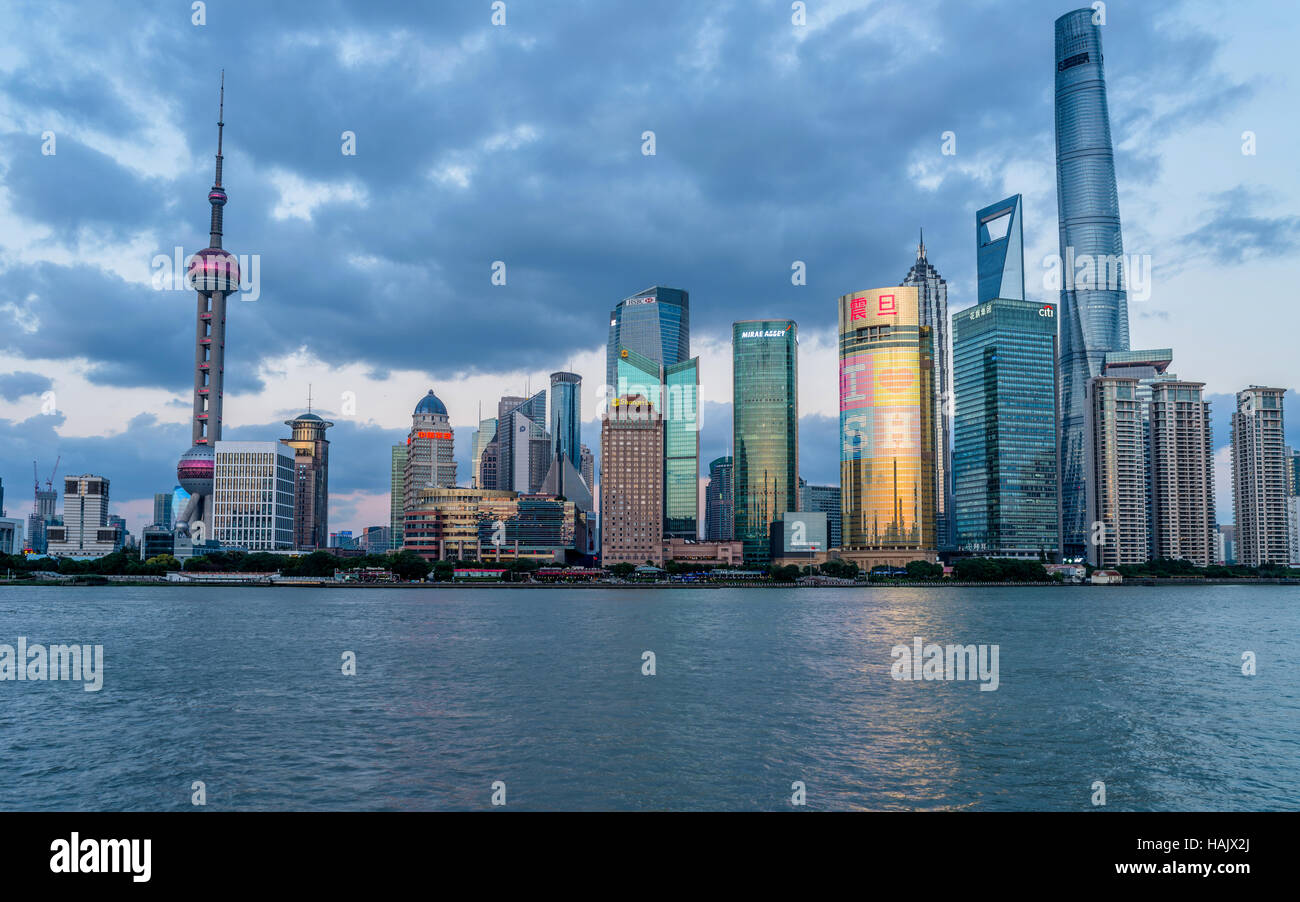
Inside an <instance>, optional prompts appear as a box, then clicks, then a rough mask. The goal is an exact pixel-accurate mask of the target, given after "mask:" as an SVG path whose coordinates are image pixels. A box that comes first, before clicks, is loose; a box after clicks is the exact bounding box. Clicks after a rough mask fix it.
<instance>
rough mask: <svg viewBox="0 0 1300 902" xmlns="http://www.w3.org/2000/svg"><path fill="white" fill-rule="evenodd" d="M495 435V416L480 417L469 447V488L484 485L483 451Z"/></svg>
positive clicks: (478, 487)
mask: <svg viewBox="0 0 1300 902" xmlns="http://www.w3.org/2000/svg"><path fill="white" fill-rule="evenodd" d="M496 437H497V418H496V417H487V418H486V419H482V418H480V419H479V421H478V431H477V432H475V433H474V443H473V445H472V446H471V448H470V464H469V470H470V473H469V476H470V488H475V489H481V488H484V487H485V484H484V482H483V452H484V451H485V450H486V449H487V446H488V445H490V444H491V443H492V440H493V439H494V438H496Z"/></svg>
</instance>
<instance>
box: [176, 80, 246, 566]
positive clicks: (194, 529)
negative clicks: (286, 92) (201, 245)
mask: <svg viewBox="0 0 1300 902" xmlns="http://www.w3.org/2000/svg"><path fill="white" fill-rule="evenodd" d="M225 107H226V75H225V72H222V74H221V99H220V101H219V105H218V112H217V177H216V181H215V183H214V184H213V186H212V190H211V191H209V192H208V203H209V204H211V205H212V227H211V229H210V235H209V238H208V247H207V248H205V249H204V250H201V251H199V252H198V253H197V254H195V255H194V256H193V257H192V258H191V259H190V262H189V267H188V269H187V272H186V284H188V285H189V286H191V287H192V288H194V289H195V291H196V292H197V293H198V311H197V320H196V328H195V333H194V423H193V437H192V440H193V445H192V446H191V447H190V450H188V451H186V452H185V453H184V454H182V455H181V459H180V462H179V463H177V464H176V478H177V480H178V481H179V482H180V484H181V487H182V488H184V489H185V491H187V492H189V493H190V500H189V503H188V504H187V505H186V506H185V512H184V513H183V514H182V515H181V517H180V520H179V521H178V523H177V527H178V528H179V529H182V530H184V531H185V532H186V533H187V534H188V535H189V537H190V539H191V540H192V541H193V542H194V543H195V544H199V543H201V542H204V541H207V540H208V539H211V538H212V537H213V535H212V487H213V475H214V471H215V469H216V451H215V447H214V446H215V445H216V443H217V442H219V441H220V440H221V391H222V385H223V382H224V377H225V358H226V299H227V298H228V297H229V296H230V295H231V294H234V293H235V292H236V291H238V290H239V263H238V261H237V260H236V259H235V257H234V256H233V255H231V254H230V253H229V252H227V251H225V250H223V249H222V247H221V211H222V208H223V207H224V206H225V205H226V192H225V189H223V188H222V187H221V136H222V135H221V133H222V129H223V128H224V127H225V124H226V123H225V122H224V121H223V120H224V118H225Z"/></svg>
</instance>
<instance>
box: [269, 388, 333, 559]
mask: <svg viewBox="0 0 1300 902" xmlns="http://www.w3.org/2000/svg"><path fill="white" fill-rule="evenodd" d="M284 425H286V426H288V427H289V428H290V429H292V430H293V432H292V433H291V434H290V437H289V438H282V439H280V442H281V443H282V444H285V445H288V446H289V447H290V448H292V449H293V455H294V478H295V483H296V485H295V488H294V495H293V544H294V547H295V548H299V549H303V550H306V549H313V548H324V547H326V546H327V545H328V544H329V459H330V443H329V440H328V439H327V438H325V430H326V429H329V428H330V427H331V426H333V425H334V424H333V423H331V422H330V421H329V420H324V419H321V418H320V417H318V416H317V415H316V414H314V413H312V412H311V392H310V390H309V391H308V394H307V412H306V413H304V414H300V415H299V416H296V417H294V418H293V419H292V420H285V421H284Z"/></svg>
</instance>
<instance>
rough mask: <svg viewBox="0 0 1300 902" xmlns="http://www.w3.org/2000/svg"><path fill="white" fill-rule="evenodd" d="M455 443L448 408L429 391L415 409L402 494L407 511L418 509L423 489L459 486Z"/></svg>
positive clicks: (408, 438)
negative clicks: (416, 506) (417, 503)
mask: <svg viewBox="0 0 1300 902" xmlns="http://www.w3.org/2000/svg"><path fill="white" fill-rule="evenodd" d="M455 442H456V436H455V433H454V432H453V431H452V428H451V420H450V419H448V417H447V408H446V406H445V405H444V404H443V403H442V401H441V400H440V399H439V398H438V396H437V395H435V394H434V393H433V389H429V393H428V394H427V395H425V396H424V397H423V398H421V399H420V403H419V404H417V405H416V406H415V413H413V414H412V415H411V431H410V433H409V434H408V435H407V437H406V472H405V474H404V478H403V494H402V502H403V506H404V508H405V509H406V510H410V509H411V508H413V507H414V506H415V504H416V502H417V501H418V500H419V497H420V490H421V489H427V488H435V487H437V488H450V487H452V486H455V485H456V457H455Z"/></svg>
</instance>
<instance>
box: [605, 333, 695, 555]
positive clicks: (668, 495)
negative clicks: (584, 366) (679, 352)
mask: <svg viewBox="0 0 1300 902" xmlns="http://www.w3.org/2000/svg"><path fill="white" fill-rule="evenodd" d="M614 385H615V386H616V388H617V396H618V397H620V398H623V397H630V396H633V395H641V396H642V397H644V398H646V399H647V400H648V401H649V402H650V405H651V407H652V408H653V409H655V410H658V411H660V412H661V414H662V419H663V422H664V535H665V536H666V537H668V538H674V537H676V538H683V539H695V538H697V537H698V534H699V520H700V502H699V498H700V495H699V491H700V489H699V480H700V476H699V474H700V427H699V391H700V360H699V358H698V357H694V358H692V359H690V360H683V361H682V362H681V363H677V364H674V365H672V366H660V365H659V364H658V363H656V362H655V361H653V360H651V359H650V358H649V357H647V356H645V355H644V354H641V353H638V352H637V351H635V350H633V349H631V348H621V349H620V350H619V355H618V361H617V363H616V364H615V382H614Z"/></svg>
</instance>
